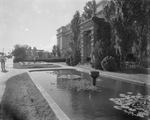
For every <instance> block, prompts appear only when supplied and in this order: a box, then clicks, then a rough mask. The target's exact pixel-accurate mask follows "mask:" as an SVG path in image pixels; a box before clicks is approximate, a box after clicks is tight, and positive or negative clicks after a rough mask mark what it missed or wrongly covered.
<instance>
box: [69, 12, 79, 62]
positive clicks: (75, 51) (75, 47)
mask: <svg viewBox="0 0 150 120" xmlns="http://www.w3.org/2000/svg"><path fill="white" fill-rule="evenodd" d="M80 23H81V19H80V13H79V11H76V13H75V14H74V16H73V19H72V20H71V32H72V34H71V42H70V47H71V49H72V57H73V64H74V65H76V64H78V63H79V62H80V60H81V53H80V39H79V37H80Z"/></svg>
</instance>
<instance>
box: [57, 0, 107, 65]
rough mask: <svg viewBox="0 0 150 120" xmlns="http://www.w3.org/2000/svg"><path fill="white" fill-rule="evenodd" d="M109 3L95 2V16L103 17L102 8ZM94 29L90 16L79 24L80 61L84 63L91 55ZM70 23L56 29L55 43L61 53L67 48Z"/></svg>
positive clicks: (94, 35) (104, 0)
mask: <svg viewBox="0 0 150 120" xmlns="http://www.w3.org/2000/svg"><path fill="white" fill-rule="evenodd" d="M108 3H109V1H107V0H103V1H100V2H98V3H97V5H96V8H97V11H96V17H98V18H103V13H102V10H103V9H104V7H105V6H106V5H107V4H108ZM96 29H97V26H96V24H95V23H94V22H93V20H92V18H90V19H88V20H86V21H84V22H82V23H81V24H80V32H81V33H80V35H81V62H82V63H85V62H86V58H87V57H89V56H91V55H92V51H93V48H94V45H95V41H96ZM70 34H71V29H70V24H68V25H66V26H62V27H60V28H59V29H58V30H57V45H58V46H59V48H60V50H61V53H62V54H64V52H65V51H66V50H67V49H69V43H70Z"/></svg>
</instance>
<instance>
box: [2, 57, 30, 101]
mask: <svg viewBox="0 0 150 120" xmlns="http://www.w3.org/2000/svg"><path fill="white" fill-rule="evenodd" d="M12 61H13V60H12V59H8V60H7V62H6V70H7V72H0V101H1V99H2V95H3V93H4V90H5V82H6V81H7V80H8V79H9V78H10V77H12V76H14V75H17V74H21V73H24V72H26V71H27V70H26V69H23V70H21V69H13V62H12Z"/></svg>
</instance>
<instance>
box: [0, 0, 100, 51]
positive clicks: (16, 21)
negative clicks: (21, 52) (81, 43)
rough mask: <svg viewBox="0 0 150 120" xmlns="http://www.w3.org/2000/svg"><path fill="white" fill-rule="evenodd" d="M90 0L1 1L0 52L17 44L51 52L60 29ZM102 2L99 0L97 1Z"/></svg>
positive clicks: (9, 49)
mask: <svg viewBox="0 0 150 120" xmlns="http://www.w3.org/2000/svg"><path fill="white" fill-rule="evenodd" d="M88 1H89V0H0V52H3V51H4V52H5V53H8V52H11V51H12V49H13V48H14V45H16V44H20V45H28V46H31V47H32V48H33V47H36V48H37V49H44V50H45V51H51V50H52V47H53V45H56V44H57V37H56V34H57V29H58V28H60V27H61V26H64V25H66V24H68V23H69V22H70V21H71V19H72V18H73V15H74V14H75V12H76V11H77V10H79V11H80V13H81V14H82V12H83V7H84V6H85V4H86V2H88ZM97 1H99V0H97Z"/></svg>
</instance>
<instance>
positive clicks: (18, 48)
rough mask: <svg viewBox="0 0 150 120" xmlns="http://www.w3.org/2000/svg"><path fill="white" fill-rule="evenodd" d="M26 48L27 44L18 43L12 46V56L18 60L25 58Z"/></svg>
mask: <svg viewBox="0 0 150 120" xmlns="http://www.w3.org/2000/svg"><path fill="white" fill-rule="evenodd" d="M27 49H28V46H27V45H18V44H16V45H15V46H14V50H13V51H12V54H13V56H14V57H15V59H18V61H23V60H25V59H26V58H27V54H26V50H27Z"/></svg>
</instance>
